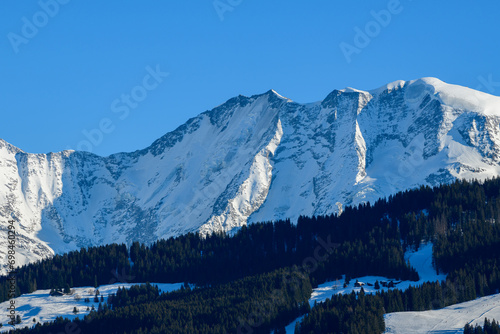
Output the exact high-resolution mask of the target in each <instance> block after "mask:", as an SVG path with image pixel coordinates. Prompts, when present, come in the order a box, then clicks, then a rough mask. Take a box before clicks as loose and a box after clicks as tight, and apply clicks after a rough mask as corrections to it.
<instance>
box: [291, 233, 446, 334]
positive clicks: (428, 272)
mask: <svg viewBox="0 0 500 334" xmlns="http://www.w3.org/2000/svg"><path fill="white" fill-rule="evenodd" d="M405 261H410V264H411V265H412V266H413V267H414V268H415V270H416V271H417V272H418V275H419V278H420V279H419V281H417V282H411V281H397V280H395V279H394V278H388V277H381V276H364V277H354V278H353V279H351V280H350V282H349V285H348V286H346V287H345V288H344V279H345V276H343V277H342V279H341V280H338V281H330V282H325V283H323V284H320V285H319V286H318V287H317V288H315V289H313V292H312V294H311V298H309V305H310V306H311V307H313V306H314V304H315V303H321V302H324V301H325V300H327V299H329V298H331V297H332V296H333V295H336V294H349V293H351V292H353V291H355V292H360V291H361V288H360V287H355V286H354V284H355V283H356V280H358V282H360V283H364V284H365V285H364V286H363V290H364V291H365V293H368V294H373V293H376V292H377V291H387V290H388V288H386V287H383V286H381V287H380V290H376V289H375V288H374V287H373V286H369V285H368V284H372V285H374V284H375V282H376V281H379V282H390V281H393V282H396V283H397V284H396V285H395V289H399V290H403V291H404V290H406V289H408V288H409V287H410V286H418V285H421V284H423V283H425V282H435V281H442V280H445V279H446V275H442V274H441V275H438V274H437V273H436V270H435V269H434V268H433V267H432V243H430V242H429V243H425V244H422V245H421V246H420V247H419V249H418V250H417V251H407V252H406V253H405ZM302 318H303V317H300V318H297V319H295V320H294V321H293V322H292V323H290V324H289V325H288V326H287V327H286V329H287V333H292V334H293V332H294V329H295V323H296V322H298V321H300V320H302Z"/></svg>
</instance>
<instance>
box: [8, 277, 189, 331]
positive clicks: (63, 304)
mask: <svg viewBox="0 0 500 334" xmlns="http://www.w3.org/2000/svg"><path fill="white" fill-rule="evenodd" d="M138 284H140V283H134V284H130V283H115V284H109V285H103V286H100V287H99V288H98V289H99V293H100V295H102V296H103V297H104V300H105V301H106V300H107V298H108V296H109V295H110V294H112V293H116V291H117V290H118V288H119V287H121V288H130V286H132V285H138ZM151 284H152V285H157V286H158V288H159V289H160V290H161V291H162V292H170V291H174V290H179V289H180V288H181V287H182V286H183V283H174V284H166V283H151ZM74 290H75V292H74V294H73V295H64V296H50V295H49V292H50V290H37V291H35V292H32V293H30V294H25V295H21V296H19V297H17V298H14V299H13V300H14V301H15V306H16V315H17V314H19V315H20V316H21V319H22V322H21V323H20V324H19V325H16V326H15V327H16V328H22V327H26V326H29V327H31V326H33V325H34V324H36V323H35V322H33V318H35V320H36V322H40V323H44V322H48V321H54V320H55V318H56V317H59V316H61V317H64V318H68V319H74V318H80V319H83V317H84V316H85V315H87V314H88V313H89V311H87V307H89V308H92V305H94V307H95V309H96V310H97V307H98V305H99V303H95V302H94V300H93V298H94V295H95V289H94V288H93V287H89V286H87V287H79V288H74ZM76 295H78V296H80V297H81V299H80V300H79V301H78V300H76V299H75V296H76ZM85 298H89V299H90V303H85V302H84V299H85ZM99 298H100V296H99ZM9 303H10V301H5V302H3V303H0V309H2V310H3V311H2V312H1V313H0V323H1V324H3V327H1V328H0V332H5V331H8V330H10V329H12V328H13V326H12V325H9V324H8V322H9V321H10V318H8V317H7V311H4V310H7V307H9V305H10V304H9ZM74 307H76V308H77V309H78V310H79V312H78V313H77V314H76V315H75V314H74V313H73V308H74Z"/></svg>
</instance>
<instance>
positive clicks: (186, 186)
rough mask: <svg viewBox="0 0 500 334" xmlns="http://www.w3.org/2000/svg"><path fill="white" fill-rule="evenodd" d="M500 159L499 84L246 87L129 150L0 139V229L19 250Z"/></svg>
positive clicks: (123, 237)
mask: <svg viewBox="0 0 500 334" xmlns="http://www.w3.org/2000/svg"><path fill="white" fill-rule="evenodd" d="M499 162H500V98H499V97H496V96H492V95H488V94H485V93H481V92H477V91H474V90H472V89H468V88H464V87H460V86H455V85H450V84H446V83H444V82H442V81H440V80H438V79H434V78H423V79H419V80H415V81H407V82H405V81H397V82H394V83H391V84H388V85H386V86H383V87H381V88H379V89H375V90H372V91H360V90H356V89H352V88H347V89H343V90H334V91H333V92H332V93H330V94H329V95H328V96H327V97H326V98H325V99H324V100H323V101H320V102H316V103H309V104H299V103H295V102H293V101H291V100H289V99H287V98H284V97H282V96H280V95H279V94H277V93H276V92H274V91H268V92H267V93H264V94H262V95H255V96H252V97H246V96H241V95H240V96H238V97H235V98H232V99H230V100H229V101H227V102H226V103H224V104H222V105H220V106H218V107H216V108H215V109H213V110H210V111H207V112H204V113H202V114H200V115H199V116H197V117H195V118H192V119H190V120H188V121H187V122H186V123H185V124H183V125H181V126H180V127H179V128H177V129H176V130H175V131H173V132H170V133H167V134H166V135H164V136H163V137H161V138H160V139H158V140H156V141H155V142H154V143H153V144H152V145H151V146H149V147H148V148H145V149H143V150H140V151H136V152H132V153H119V154H114V155H111V156H108V157H101V156H97V155H95V154H91V153H87V152H75V151H63V152H59V153H49V154H30V153H25V152H23V151H22V150H21V149H19V148H16V147H14V146H12V145H10V144H8V143H7V142H5V141H3V140H0V183H1V184H2V187H1V188H0V204H1V207H0V216H1V217H2V219H1V229H2V231H3V232H2V231H0V243H1V244H5V241H6V238H7V232H6V226H7V220H8V219H9V218H10V217H15V218H16V220H17V221H18V223H16V224H17V227H18V228H17V232H18V236H17V247H18V252H19V254H18V259H17V263H24V262H27V261H33V260H36V259H40V258H42V257H46V256H50V255H52V254H53V253H54V252H56V253H60V252H65V251H68V250H73V249H77V248H80V247H84V246H90V245H100V244H106V243H112V242H126V243H129V242H131V241H133V240H138V241H141V242H145V243H149V242H152V241H154V240H157V239H158V238H165V237H169V236H175V235H179V234H183V233H186V232H190V231H201V232H202V233H210V232H213V231H221V230H224V231H230V230H233V229H235V228H238V227H240V226H242V225H245V224H247V223H250V222H256V221H268V220H275V219H279V218H291V219H292V221H295V220H296V219H297V217H298V216H299V215H317V214H327V213H333V212H338V210H341V209H342V206H345V205H351V204H358V203H361V202H365V201H373V200H376V199H377V198H379V197H383V196H387V195H389V194H392V193H395V192H396V191H400V190H404V189H407V188H410V187H415V186H418V185H421V184H428V185H437V184H439V183H443V182H450V181H452V180H454V179H456V178H467V179H469V178H477V179H484V178H487V177H492V176H495V175H499V174H500V164H499ZM5 253H6V249H3V248H2V249H0V257H1V258H2V259H3V258H4V257H5ZM2 263H5V261H3V260H2ZM2 270H4V269H3V268H2Z"/></svg>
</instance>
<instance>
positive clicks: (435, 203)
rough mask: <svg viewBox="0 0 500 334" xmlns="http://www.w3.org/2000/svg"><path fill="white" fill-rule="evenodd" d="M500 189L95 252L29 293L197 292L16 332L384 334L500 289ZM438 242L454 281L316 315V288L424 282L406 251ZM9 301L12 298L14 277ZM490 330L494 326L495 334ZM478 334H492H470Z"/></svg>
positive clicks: (478, 185)
mask: <svg viewBox="0 0 500 334" xmlns="http://www.w3.org/2000/svg"><path fill="white" fill-rule="evenodd" d="M499 220H500V179H499V178H496V179H493V180H489V181H485V182H477V181H472V182H466V181H456V182H454V183H453V184H449V185H442V186H439V187H435V188H430V187H421V188H419V189H414V190H409V191H405V192H401V193H398V194H396V195H394V196H390V197H389V198H385V199H380V200H378V201H377V202H375V203H367V204H363V205H359V206H356V207H346V208H345V210H344V212H343V213H342V214H341V215H340V216H337V215H330V216H318V217H300V218H299V220H298V222H297V223H296V224H292V223H291V222H290V221H277V222H268V223H259V224H252V225H250V226H248V227H243V228H241V229H240V230H239V231H238V232H237V233H236V234H234V235H232V236H228V235H223V234H219V235H211V236H208V237H206V238H202V237H201V236H199V235H197V234H188V235H184V236H180V237H176V238H170V239H167V240H159V241H157V242H155V243H154V244H152V245H141V244H138V243H134V244H132V245H131V246H130V247H127V246H126V245H107V246H101V247H90V248H86V249H81V250H79V251H74V252H70V253H68V254H64V255H56V256H55V257H53V258H51V259H47V260H43V261H40V262H38V263H33V264H29V265H27V266H24V267H22V268H20V270H19V272H18V275H17V285H18V291H17V293H18V294H21V293H28V292H32V291H34V290H36V289H52V288H64V287H66V286H68V285H69V286H88V285H91V286H96V287H97V286H99V285H103V284H109V283H114V282H117V281H122V282H132V283H133V282H138V283H139V282H162V283H175V282H185V283H190V284H194V285H195V286H196V288H190V287H189V285H187V284H186V287H185V288H184V289H182V290H181V291H177V292H171V293H164V294H160V293H159V292H158V290H157V288H155V287H154V286H151V285H142V286H140V287H136V288H132V289H130V290H128V291H127V290H119V291H118V293H117V294H116V295H114V296H112V297H110V299H109V300H107V301H105V302H104V303H103V304H102V305H101V307H99V308H98V310H96V311H92V312H90V314H88V315H87V316H86V318H85V319H84V320H75V321H73V322H70V321H69V320H65V319H61V318H58V319H57V320H56V321H55V322H54V323H47V324H44V325H37V326H36V327H35V328H34V329H31V330H28V329H25V330H17V331H15V332H16V333H17V332H19V333H21V332H22V333H24V332H26V333H28V332H29V333H31V332H33V333H50V332H52V333H57V332H60V331H64V329H67V328H68V326H69V327H71V328H79V329H81V330H82V332H83V333H87V332H91V331H94V332H96V333H97V332H106V333H222V332H234V333H237V332H239V333H270V332H271V331H274V332H276V333H282V332H283V331H284V326H285V325H287V324H288V323H290V322H291V321H292V320H293V319H295V318H297V317H298V316H300V315H303V314H306V316H305V317H304V318H303V320H302V321H301V322H300V323H299V324H298V325H297V327H296V330H295V331H296V333H382V332H383V331H384V319H383V314H384V313H389V312H397V311H410V310H413V311H421V310H428V309H438V308H442V307H444V306H447V305H451V304H455V303H458V302H463V301H467V300H471V299H475V298H477V297H479V296H484V295H488V294H493V293H498V291H499V289H500V272H499V267H500V263H498V262H499V259H500V223H499ZM422 241H432V242H433V243H434V248H433V258H434V265H435V267H436V269H438V270H439V271H440V272H443V273H447V274H448V276H447V279H446V280H445V281H443V282H429V283H425V284H423V285H421V286H418V287H411V288H409V289H408V290H405V291H401V290H397V289H391V290H389V291H387V292H379V293H377V294H375V295H368V294H365V293H364V292H361V293H358V294H354V293H353V294H350V295H337V296H335V297H333V298H332V299H330V300H327V301H326V302H324V303H319V304H317V305H315V306H314V307H312V308H310V307H309V304H308V302H307V301H308V299H309V297H310V293H311V289H312V288H314V287H316V286H317V285H319V284H322V283H324V282H326V281H329V280H335V279H339V278H340V277H341V276H342V275H346V276H347V277H360V276H364V275H377V276H385V277H390V278H394V279H398V280H399V279H401V280H414V281H416V280H418V274H417V273H416V271H415V270H414V269H413V268H412V267H411V266H409V265H408V264H407V263H405V260H404V252H405V250H407V249H410V248H413V249H415V248H418V247H419V245H420V243H421V242H422ZM0 284H1V290H0V300H1V301H4V300H7V296H8V295H7V287H8V285H7V281H6V277H2V278H0ZM488 328H489V327H488ZM467 330H474V331H476V330H480V329H470V328H467Z"/></svg>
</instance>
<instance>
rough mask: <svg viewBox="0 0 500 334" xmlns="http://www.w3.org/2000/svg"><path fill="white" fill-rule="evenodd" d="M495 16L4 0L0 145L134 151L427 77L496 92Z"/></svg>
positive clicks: (377, 8) (479, 6)
mask: <svg viewBox="0 0 500 334" xmlns="http://www.w3.org/2000/svg"><path fill="white" fill-rule="evenodd" d="M56 1H59V2H56ZM54 3H57V4H59V5H58V7H59V8H57V7H55V6H54ZM373 13H379V14H380V15H379V14H377V15H375V16H374V14H373ZM387 13H389V15H390V16H388V15H387ZM499 13H500V2H498V1H493V0H492V1H476V2H470V1H461V0H460V1H446V2H445V1H430V0H413V1H410V0H401V1H399V2H398V1H394V0H390V1H387V0H382V1H379V0H376V1H332V0H317V1H296V0H287V1H285V0H276V1H264V0H220V1H219V0H217V1H213V0H197V1H193V0H178V1H151V0H145V1H131V0H130V1H125V0H122V1H118V0H109V1H93V0H91V1H83V0H64V1H63V0H41V1H40V2H38V1H19V0H4V1H2V2H1V4H0V112H1V122H0V138H3V139H5V140H6V141H8V142H10V143H12V144H13V145H15V146H18V147H20V148H21V149H23V150H25V151H27V152H33V153H47V152H51V151H60V150H63V149H68V148H72V149H75V148H80V149H87V150H91V151H93V152H94V153H97V154H100V155H108V154H111V153H116V152H120V151H133V150H136V149H141V148H144V147H147V146H148V145H150V144H151V143H152V142H153V141H154V140H155V139H157V138H159V137H160V136H162V135H163V134H165V133H167V132H169V131H172V130H174V129H175V128H176V127H177V126H179V125H181V124H182V123H184V122H185V121H186V120H187V119H189V118H190V117H193V116H196V115H197V114H199V113H201V112H203V111H205V110H208V109H212V108H213V107H215V106H217V105H219V104H221V103H223V102H224V101H226V100H227V99H229V98H231V97H233V96H236V95H238V94H243V95H247V96H250V95H252V94H258V93H263V92H265V91H267V90H269V89H271V88H273V89H275V90H276V91H278V92H279V93H280V94H281V95H284V96H287V97H289V98H291V99H292V100H294V101H297V102H314V101H319V100H322V99H323V98H324V97H325V96H326V95H327V94H328V93H329V92H330V91H332V90H334V89H342V88H345V87H347V86H350V87H356V88H359V89H372V88H377V87H379V86H381V85H383V84H386V83H388V82H392V81H395V80H399V79H402V80H412V79H416V78H420V77H426V76H433V77H438V78H440V79H441V80H443V81H446V82H449V83H454V84H459V85H464V86H467V87H471V88H477V89H479V90H482V91H485V92H488V93H493V94H494V95H500V66H499V59H500V36H499V32H500V28H498V15H499ZM383 14H385V15H383ZM376 16H379V17H378V21H377V20H376V18H375V17H376ZM359 31H362V33H363V34H365V33H367V32H368V33H369V34H368V35H367V38H368V40H367V39H366V38H365V39H363V38H362V37H360V36H361V35H360V34H359ZM342 46H343V47H342ZM346 50H347V51H346ZM346 54H348V57H346ZM348 60H349V62H348ZM157 70H159V72H161V73H160V75H158V74H156V75H155V76H151V74H149V73H150V72H154V71H157ZM167 72H168V76H167V75H166V74H165V73H167ZM155 77H156V79H155ZM488 81H490V84H488ZM491 82H493V84H491ZM127 96H129V97H128V98H127ZM127 99H128V100H127ZM85 131H86V132H87V134H89V135H90V136H91V137H92V136H93V137H92V138H93V143H92V142H91V140H89V139H88V138H87V137H86V136H85V134H84V132H85ZM97 132H99V133H100V134H98V133H97Z"/></svg>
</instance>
